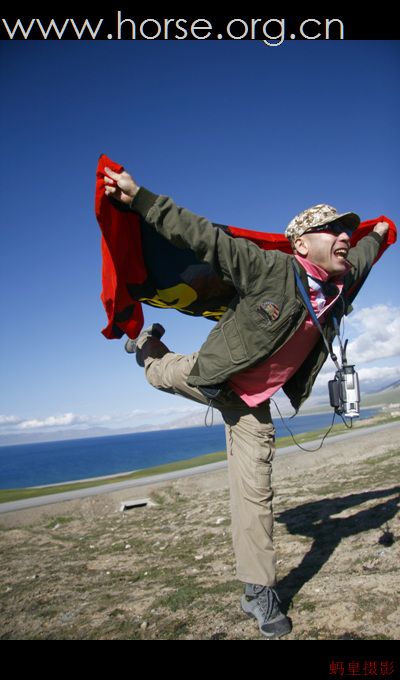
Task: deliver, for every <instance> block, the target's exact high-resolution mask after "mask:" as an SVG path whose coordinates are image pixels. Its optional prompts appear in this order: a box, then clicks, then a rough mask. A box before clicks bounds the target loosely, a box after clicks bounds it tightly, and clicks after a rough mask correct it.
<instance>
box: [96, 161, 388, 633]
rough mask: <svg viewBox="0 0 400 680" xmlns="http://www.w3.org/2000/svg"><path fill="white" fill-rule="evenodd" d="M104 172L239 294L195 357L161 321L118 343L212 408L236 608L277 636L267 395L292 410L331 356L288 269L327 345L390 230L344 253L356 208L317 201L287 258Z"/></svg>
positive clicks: (166, 384) (301, 220)
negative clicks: (173, 340)
mask: <svg viewBox="0 0 400 680" xmlns="http://www.w3.org/2000/svg"><path fill="white" fill-rule="evenodd" d="M105 172H106V173H107V174H106V176H105V178H104V179H105V193H106V195H107V196H109V197H111V198H113V199H115V200H117V201H120V202H121V203H124V204H125V205H127V206H129V207H130V208H131V210H133V211H134V212H136V213H138V214H140V215H141V216H142V217H143V218H145V220H146V222H147V223H148V224H149V225H151V226H153V227H154V229H156V230H157V231H158V232H159V233H160V234H161V235H162V236H164V237H165V238H166V239H168V240H169V241H171V242H172V243H173V244H174V245H175V246H176V247H178V248H191V249H192V250H193V251H194V252H195V253H196V256H197V257H198V259H199V260H201V261H203V262H206V263H207V264H209V265H210V266H211V267H212V268H213V270H214V271H215V272H216V273H217V274H218V276H220V277H221V279H223V280H224V281H226V282H228V283H230V284H231V285H233V286H234V288H235V289H236V292H237V294H236V296H234V298H233V299H232V300H231V302H230V304H229V307H228V309H227V311H226V312H225V314H224V315H223V317H222V318H221V319H220V321H219V322H218V323H217V324H216V325H215V326H214V328H213V330H212V331H211V333H210V334H209V336H208V338H207V339H206V341H205V343H204V344H203V346H202V347H201V349H200V351H199V352H195V353H194V354H191V355H180V354H175V353H173V352H171V351H170V350H169V349H168V348H167V347H166V346H165V345H164V344H163V343H162V342H161V336H162V335H163V334H164V329H163V327H162V326H161V325H160V324H153V326H152V327H151V328H149V329H146V330H145V331H143V332H142V333H141V334H140V336H139V337H138V338H137V339H136V340H134V341H132V340H128V342H127V344H126V349H127V351H129V352H136V358H137V361H138V363H139V365H141V366H144V369H145V374H146V378H147V380H148V381H149V382H150V384H151V385H153V386H154V387H156V388H157V389H159V390H162V391H165V392H169V393H171V394H179V395H182V396H184V397H187V398H189V399H192V400H194V401H197V402H200V403H203V404H212V405H213V406H215V407H216V408H218V409H219V410H220V411H221V413H222V416H223V419H224V422H225V425H226V442H227V454H228V469H229V482H230V492H231V508H232V533H233V544H234V550H235V556H236V563H237V576H238V578H239V579H240V580H241V581H243V582H244V584H245V586H244V595H243V596H242V599H241V605H242V609H243V610H244V611H245V612H246V613H247V614H249V615H250V616H254V617H255V618H256V619H257V621H258V623H259V627H260V631H261V633H262V634H263V635H264V636H266V637H268V638H272V637H280V636H281V635H285V634H287V633H289V632H290V630H291V622H290V619H289V618H288V617H286V616H285V615H284V614H283V613H282V612H281V611H280V608H279V598H278V596H277V593H276V590H275V585H276V573H275V561H276V559H275V553H274V547H273V540H272V529H273V513H272V497H273V491H272V487H271V470H272V460H273V457H274V453H275V437H274V434H275V430H274V427H273V424H272V421H271V415H270V410H269V399H270V397H271V396H272V395H273V394H274V393H275V392H276V391H277V390H278V389H279V388H281V387H282V388H283V389H284V391H285V392H286V394H287V395H288V397H289V399H290V401H291V403H292V405H293V407H294V408H295V409H296V410H298V409H299V407H300V405H301V404H302V403H303V401H304V400H305V399H306V398H307V397H308V396H309V394H310V392H311V389H312V385H313V383H314V380H315V378H316V376H317V374H318V372H319V371H320V369H321V367H322V365H323V363H324V362H325V360H326V358H327V355H328V350H327V349H326V346H325V343H324V340H323V338H322V337H321V335H320V332H319V330H318V328H317V327H316V326H315V325H314V323H313V321H312V319H311V316H310V314H309V312H308V310H307V306H306V305H305V303H304V301H303V299H302V297H301V295H300V294H299V292H298V287H297V285H296V276H295V270H294V268H297V271H298V274H299V276H300V278H301V280H302V282H303V284H304V286H305V288H306V291H307V294H308V295H309V296H310V300H311V304H312V306H313V308H314V310H315V312H316V315H317V316H318V318H319V321H320V323H321V324H322V326H323V333H324V336H325V338H326V340H327V342H328V344H329V345H331V343H332V341H333V339H334V336H335V330H334V323H333V315H334V316H335V317H336V319H337V320H338V322H339V323H340V319H341V317H342V316H343V314H346V313H347V312H348V311H349V307H350V303H351V301H352V299H353V298H354V296H355V294H356V293H357V291H358V289H359V287H360V285H362V283H363V282H364V280H365V278H366V276H367V275H368V273H369V270H370V269H371V267H372V264H373V262H374V259H375V257H376V255H377V253H378V250H379V246H380V244H381V242H382V239H383V238H384V236H385V234H386V232H387V230H388V225H387V224H386V223H385V222H380V223H379V224H377V225H376V226H375V228H374V230H373V232H371V233H370V234H369V235H368V236H366V237H365V238H364V239H362V240H361V241H360V242H359V243H358V245H357V246H356V247H355V248H352V249H350V235H351V233H352V231H353V230H354V229H355V228H356V227H357V226H358V224H359V223H360V218H359V217H358V215H355V214H354V213H344V214H338V213H337V211H336V209H335V208H332V207H331V206H328V205H318V206H314V207H313V208H310V209H308V210H305V211H304V212H303V213H300V215H298V216H297V217H295V218H294V219H293V220H292V221H291V222H290V224H289V226H288V227H287V230H286V235H287V237H288V238H289V239H290V241H291V243H292V247H293V250H294V257H293V256H290V255H287V254H285V253H282V252H280V251H277V250H275V251H263V250H261V249H260V248H259V247H258V246H257V245H255V244H254V243H252V242H250V241H248V240H247V239H241V238H237V239H236V238H232V237H231V236H229V235H228V234H226V233H225V232H224V231H223V230H222V229H218V228H216V227H214V226H213V225H212V224H211V223H210V222H209V221H208V220H206V219H205V218H202V217H198V216H197V215H194V214H193V213H190V212H189V211H188V210H186V209H183V208H178V207H177V206H176V205H175V203H174V202H173V201H172V199H170V198H168V197H166V196H157V195H156V194H153V193H151V192H150V191H148V190H147V189H145V188H143V187H141V188H140V187H139V186H138V185H137V184H136V182H135V181H134V180H133V178H132V177H131V176H130V175H129V174H128V173H127V172H125V171H123V172H121V173H119V174H118V173H115V172H113V171H111V170H110V169H108V168H106V169H105Z"/></svg>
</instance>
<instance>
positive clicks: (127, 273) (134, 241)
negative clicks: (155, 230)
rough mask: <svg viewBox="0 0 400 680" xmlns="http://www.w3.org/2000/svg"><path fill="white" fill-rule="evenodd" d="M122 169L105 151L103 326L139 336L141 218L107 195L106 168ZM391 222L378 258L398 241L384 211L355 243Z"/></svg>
mask: <svg viewBox="0 0 400 680" xmlns="http://www.w3.org/2000/svg"><path fill="white" fill-rule="evenodd" d="M106 166H107V167H109V168H111V170H114V171H115V172H121V171H122V170H123V166H122V165H119V164H118V163H114V161H112V160H111V159H110V158H108V157H107V156H106V155H105V154H102V155H101V156H100V158H99V162H98V165H97V171H96V195H95V211H96V217H97V221H98V223H99V226H100V229H101V232H102V239H101V251H102V261H103V268H102V292H101V296H100V297H101V300H102V302H103V305H104V308H105V310H106V314H107V318H108V324H107V326H106V328H104V329H103V330H102V333H103V335H104V336H105V337H106V338H109V339H111V338H120V337H122V335H123V334H124V333H126V334H127V335H128V337H130V338H136V337H137V336H138V334H139V333H140V331H141V329H142V327H143V312H142V305H141V303H140V302H137V301H135V300H133V299H132V297H131V296H130V294H129V293H128V289H127V284H141V283H143V282H144V281H145V280H146V276H147V272H146V265H145V262H144V261H143V256H142V248H141V234H140V221H139V218H138V216H137V215H135V213H133V212H121V211H120V210H118V209H117V208H116V207H115V206H113V205H112V203H111V202H110V201H109V199H108V198H107V197H106V195H105V191H104V187H105V183H104V174H105V172H104V168H105V167H106ZM381 221H385V222H388V223H389V232H388V234H387V238H386V239H385V241H384V242H383V243H382V245H381V247H380V250H379V253H378V255H377V258H376V260H378V259H379V258H380V257H381V255H382V254H383V253H384V252H385V250H386V248H387V247H388V246H389V245H391V244H392V243H394V242H395V241H396V226H395V224H394V223H393V222H392V220H390V219H388V218H387V217H385V216H384V215H381V216H380V217H378V218H376V219H375V220H369V221H368V222H362V223H361V224H360V226H359V227H358V228H357V229H356V231H355V232H354V234H353V236H352V238H351V245H352V246H354V245H355V244H356V243H357V242H358V241H359V240H360V239H361V238H363V237H364V236H365V235H366V234H368V232H370V231H371V230H372V229H373V228H374V226H375V225H376V224H377V222H381ZM227 231H228V232H229V233H230V234H231V235H232V236H236V237H238V236H240V237H244V238H248V239H250V240H251V241H253V242H254V243H256V244H257V245H258V246H259V247H260V248H262V249H263V250H274V249H278V250H281V251H283V252H285V253H291V252H292V249H291V247H290V243H289V241H288V239H287V238H286V237H285V236H283V235H282V234H271V233H265V232H261V231H250V230H248V229H240V228H238V227H228V228H227Z"/></svg>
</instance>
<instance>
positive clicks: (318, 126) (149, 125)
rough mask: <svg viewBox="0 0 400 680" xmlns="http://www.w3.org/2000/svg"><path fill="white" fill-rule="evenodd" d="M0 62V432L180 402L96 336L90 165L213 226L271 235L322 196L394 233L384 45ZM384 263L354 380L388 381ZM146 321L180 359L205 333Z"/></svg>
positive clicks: (397, 58) (141, 49) (31, 46)
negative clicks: (121, 173) (102, 160)
mask: <svg viewBox="0 0 400 680" xmlns="http://www.w3.org/2000/svg"><path fill="white" fill-rule="evenodd" d="M0 61H1V87H2V93H3V98H2V104H1V118H2V130H3V144H2V146H3V164H2V179H1V206H2V210H1V230H0V239H1V242H0V258H1V263H0V283H1V286H0V294H1V308H2V324H1V327H2V332H1V335H0V362H1V383H2V390H1V395H0V401H1V403H0V414H1V416H0V425H2V426H3V429H4V432H20V431H28V430H29V431H32V432H34V431H37V430H39V429H40V428H44V429H47V430H51V429H52V428H53V429H57V428H59V427H60V425H63V424H64V425H66V426H67V425H68V426H76V427H80V426H83V425H95V424H103V425H106V426H109V427H125V426H136V425H139V424H141V423H145V422H153V423H156V422H162V421H163V420H164V421H166V420H171V419H173V418H174V417H176V416H179V415H180V414H182V413H183V412H184V409H187V408H189V409H192V408H195V405H194V404H193V405H192V404H191V403H190V402H185V401H184V400H182V399H180V398H178V397H171V396H169V395H165V394H161V393H159V392H157V391H156V390H154V389H153V388H151V387H150V386H148V385H147V383H146V381H145V379H144V376H143V373H142V371H141V369H139V367H137V366H136V363H135V361H134V359H133V358H132V357H129V356H128V355H127V354H126V353H125V352H124V351H123V341H117V340H113V341H108V340H106V339H105V338H104V337H103V336H102V335H101V332H100V331H101V329H102V328H103V327H104V326H105V325H106V316H105V312H104V310H103V308H102V305H101V302H100V297H99V296H100V287H101V281H100V273H101V260H100V231H99V228H98V226H97V222H96V219H95V215H94V210H93V195H94V184H95V169H96V164H97V159H98V156H99V154H100V153H102V152H104V153H106V154H107V155H109V156H110V157H111V158H113V159H114V160H115V161H117V162H119V163H121V164H123V165H125V167H126V168H127V169H128V170H129V171H130V172H131V173H132V174H133V175H134V177H135V178H136V180H137V181H138V183H139V184H143V185H145V186H147V187H148V188H150V189H151V190H153V191H155V192H159V193H163V194H169V195H172V196H173V197H174V198H175V200H176V201H177V202H178V203H179V204H181V205H184V206H185V207H188V208H190V209H191V210H193V211H194V212H197V213H199V214H202V215H206V216H207V217H209V218H210V219H212V220H213V221H216V222H222V223H227V224H233V225H236V226H240V227H245V228H254V229H258V230H265V231H277V232H282V231H283V230H284V227H285V225H286V224H287V222H289V220H290V219H291V218H292V217H293V216H294V215H295V214H296V213H298V212H299V211H301V210H303V209H304V208H306V207H309V206H310V205H313V204H316V203H321V202H323V203H329V204H331V205H334V206H336V207H337V208H338V209H339V210H340V211H354V212H357V213H359V214H360V216H361V219H363V220H366V219H371V218H374V217H376V216H378V215H381V214H382V213H384V214H386V215H388V216H389V217H391V218H392V219H393V220H394V221H395V222H397V224H399V221H400V220H399V199H398V196H399V191H398V187H399V169H398V168H399V161H398V159H399V131H398V130H399V126H398V112H399V108H400V106H399V104H400V101H399V100H400V94H399V75H398V74H399V66H400V46H399V42H390V41H386V42H382V41H358V42H352V41H330V42H328V41H315V42H311V41H308V42H290V43H284V44H283V45H281V46H279V47H276V48H271V47H267V46H266V45H264V44H263V43H262V42H258V41H215V42H213V41H205V42H201V41H192V42H190V41H184V42H178V41H176V42H168V41H142V42H130V41H125V42H123V41H121V42H119V41H118V42H117V41H115V42H113V41H104V42H102V41H100V42H94V41H88V42H78V41H76V42H72V41H68V42H67V41H66V42H62V41H53V42H45V41H40V42H34V41H32V42H24V41H19V42H14V43H13V42H9V43H2V44H1V46H0ZM399 265H400V259H399V251H398V247H397V246H395V247H393V248H391V250H390V251H389V252H388V253H387V254H386V255H385V256H384V258H383V259H382V260H381V261H380V263H378V264H377V265H376V266H375V269H374V272H373V273H372V275H371V277H370V279H369V280H368V281H367V283H366V284H365V286H364V289H363V291H362V292H361V293H360V295H359V297H358V299H357V301H356V314H359V316H356V315H354V320H353V321H351V322H350V320H349V323H348V326H347V328H348V330H349V333H350V337H351V338H352V341H353V343H356V342H358V345H355V344H353V347H354V348H356V349H357V357H352V358H353V359H354V360H356V359H357V360H359V363H360V361H361V365H362V366H363V367H364V377H365V379H366V380H370V381H371V380H372V379H374V380H375V379H379V376H380V377H383V378H385V379H386V377H387V378H388V380H387V382H391V381H393V380H395V379H398V378H399V377H400V370H399V361H398V354H399V338H400V329H399V328H398V321H397V319H398V318H399V313H398V312H399V298H398V285H399V284H398V282H399V275H398V271H399ZM360 315H361V316H360ZM145 318H146V323H151V322H153V321H160V322H161V323H163V324H164V325H165V326H166V328H167V334H166V336H165V341H166V343H167V344H168V345H169V346H170V347H171V349H173V350H175V351H178V352H185V353H186V352H192V351H195V350H196V349H198V348H199V346H200V344H201V343H202V342H203V340H204V339H205V337H206V335H207V334H208V332H209V331H210V330H211V328H212V325H211V322H209V321H207V320H204V319H191V318H188V317H185V316H184V315H182V314H178V313H177V312H173V311H166V310H156V309H152V308H150V307H145ZM350 319H351V317H350ZM374 334H375V335H376V337H375V336H374ZM375 340H376V341H377V344H374V342H375ZM371 345H373V346H376V347H377V351H376V352H375V357H374V356H371ZM372 354H373V352H372Z"/></svg>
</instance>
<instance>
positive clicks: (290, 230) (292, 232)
mask: <svg viewBox="0 0 400 680" xmlns="http://www.w3.org/2000/svg"><path fill="white" fill-rule="evenodd" d="M339 220H340V221H341V222H343V224H344V225H345V226H346V227H349V228H350V229H356V227H358V225H359V224H360V218H359V216H358V215H356V214H355V213H351V212H348V213H338V211H337V210H336V208H333V207H332V206H331V205H326V203H320V204H319V205H314V206H313V207H312V208H307V210H303V212H301V213H299V214H298V215H296V217H294V218H293V219H292V221H291V222H289V224H288V226H287V227H286V231H285V236H286V237H287V238H288V239H289V240H290V241H292V243H293V242H294V241H295V240H296V239H297V238H299V236H301V235H302V234H304V233H305V232H306V231H308V230H309V229H314V228H315V227H322V226H323V225H324V224H329V223H330V222H336V221H339Z"/></svg>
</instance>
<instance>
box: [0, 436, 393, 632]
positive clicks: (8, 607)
mask: <svg viewBox="0 0 400 680" xmlns="http://www.w3.org/2000/svg"><path fill="white" fill-rule="evenodd" d="M399 435H400V425H399V426H397V427H395V428H391V429H385V430H382V431H380V432H375V433H373V432H366V433H365V434H363V435H362V436H360V437H359V438H357V439H348V440H347V441H341V442H336V443H334V442H331V443H327V444H326V445H324V448H323V449H322V451H320V452H318V453H302V452H298V453H290V454H286V455H279V454H278V455H277V457H276V461H275V469H274V487H275V513H276V523H275V542H276V548H277V554H278V578H279V585H278V592H279V594H280V597H281V600H282V603H283V607H284V608H285V609H287V611H288V615H289V616H290V618H291V619H292V622H293V631H292V633H291V634H290V635H288V636H286V637H284V638H281V641H282V640H328V639H331V640H332V639H333V640H396V639H398V638H399V633H400V624H399V621H400V616H399V604H398V603H399V590H400V580H399V576H398V565H399V557H400V522H399V515H398V514H396V513H397V510H398V499H399V490H400V484H399V479H400V475H399V452H400V444H399V442H400V437H399ZM142 497H148V498H151V500H152V502H153V503H154V505H150V506H147V507H141V508H135V509H131V510H129V511H126V512H121V510H120V505H121V502H122V501H124V500H128V499H134V498H142ZM229 515H230V513H229V496H228V488H227V474H226V471H225V470H221V471H217V472H214V473H207V474H204V475H198V476H196V477H191V478H182V479H178V480H176V481H174V482H172V483H171V482H168V483H159V484H154V485H151V486H147V487H141V488H134V489H132V490H129V489H128V490H125V491H123V492H122V491H119V492H116V493H112V494H104V495H99V496H94V497H90V498H87V499H84V500H79V501H76V500H75V501H70V502H65V503H62V504H54V505H48V506H43V507H40V508H35V509H32V510H24V511H19V512H13V513H8V514H4V515H1V516H0V550H1V552H0V573H1V580H0V590H1V594H0V638H1V639H3V640H4V639H102V640H106V639H134V640H140V639H162V640H166V639H167V640H169V639H201V640H210V639H211V640H233V639H236V640H239V639H242V640H243V639H246V640H247V639H249V640H252V639H254V640H257V639H263V638H261V636H260V634H259V631H258V627H257V624H256V623H255V621H254V620H253V619H248V618H247V617H246V616H245V615H244V614H243V613H242V612H241V610H240V605H239V599H240V595H241V592H242V586H241V584H240V583H239V582H238V581H237V580H236V579H235V573H234V559H233V554H232V548H231V539H230V519H229ZM385 532H386V533H385Z"/></svg>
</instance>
